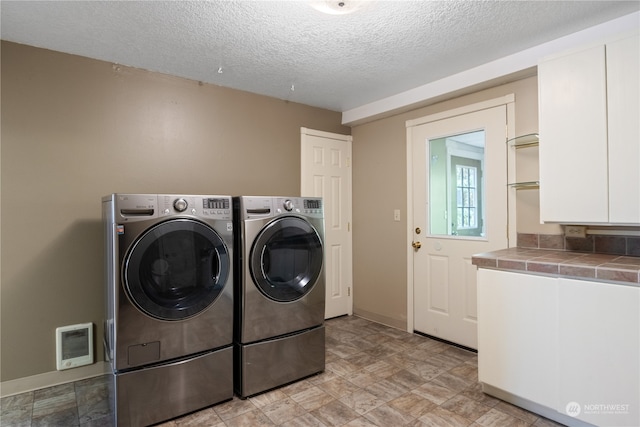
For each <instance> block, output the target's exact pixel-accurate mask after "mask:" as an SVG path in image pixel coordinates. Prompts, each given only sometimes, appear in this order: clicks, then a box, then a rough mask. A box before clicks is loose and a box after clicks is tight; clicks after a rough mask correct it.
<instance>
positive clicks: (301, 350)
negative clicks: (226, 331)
mask: <svg viewBox="0 0 640 427" xmlns="http://www.w3.org/2000/svg"><path fill="white" fill-rule="evenodd" d="M233 206H234V220H235V221H236V223H235V227H234V228H235V230H236V241H235V245H236V249H237V250H236V262H235V271H234V277H235V285H234V288H235V293H236V294H235V298H236V312H235V313H236V322H235V332H234V341H235V344H234V351H235V364H234V368H235V383H234V384H235V390H236V393H237V394H238V395H239V396H240V397H247V396H251V395H254V394H257V393H260V392H263V391H266V390H269V389H272V388H275V387H278V386H281V385H283V384H287V383H290V382H293V381H296V380H299V379H301V378H304V377H307V376H309V375H312V374H315V373H318V372H321V371H323V370H324V367H325V331H324V311H325V276H324V242H323V240H324V215H323V206H322V199H321V198H312V197H254V196H242V197H234V199H233Z"/></svg>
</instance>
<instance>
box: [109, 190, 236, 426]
mask: <svg viewBox="0 0 640 427" xmlns="http://www.w3.org/2000/svg"><path fill="white" fill-rule="evenodd" d="M102 214H103V223H104V230H105V248H106V253H105V272H106V274H105V291H106V296H105V301H106V316H105V317H106V319H105V325H104V331H105V335H104V345H105V359H106V360H107V361H108V362H109V363H110V364H111V375H110V379H111V381H110V400H111V411H112V415H113V418H114V420H113V424H114V425H118V426H141V425H150V424H155V423H158V422H162V421H165V420H168V419H171V418H174V417H177V416H179V415H182V414H185V413H188V412H192V411H195V410H198V409H201V408H204V407H206V406H210V405H213V404H215V403H218V402H221V401H224V400H228V399H231V398H233V309H234V302H233V262H232V260H233V221H232V216H233V209H232V198H231V197H230V196H217V195H212V196H209V195H197V196H196V195H172V194H112V195H109V196H106V197H104V198H103V200H102Z"/></svg>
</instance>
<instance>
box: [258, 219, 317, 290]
mask: <svg viewBox="0 0 640 427" xmlns="http://www.w3.org/2000/svg"><path fill="white" fill-rule="evenodd" d="M250 258H251V274H252V277H253V280H254V282H255V283H256V284H257V285H258V289H259V290H260V291H261V292H262V293H263V294H264V295H265V296H267V297H268V298H271V299H274V300H276V301H281V302H291V301H295V300H298V299H300V298H302V297H303V296H304V295H306V294H307V293H308V292H310V291H311V289H313V286H314V285H315V284H316V282H317V280H318V277H319V276H320V273H321V271H322V260H323V248H322V242H321V240H320V237H319V235H318V232H317V231H316V229H315V228H313V227H312V226H311V224H309V223H308V222H307V221H304V220H302V219H300V218H297V217H282V218H280V219H278V220H276V221H274V222H272V223H271V224H269V225H267V226H266V227H265V229H264V230H263V231H262V232H261V233H260V235H259V236H258V237H257V238H256V240H255V243H254V246H253V248H252V249H251V256H250Z"/></svg>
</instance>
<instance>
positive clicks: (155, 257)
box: [123, 219, 231, 320]
mask: <svg viewBox="0 0 640 427" xmlns="http://www.w3.org/2000/svg"><path fill="white" fill-rule="evenodd" d="M229 258H230V256H229V251H228V249H227V246H226V245H225V243H224V241H223V240H222V238H221V237H220V236H219V235H218V233H216V232H215V231H214V230H213V229H212V228H211V227H209V226H207V225H205V224H203V223H201V222H198V221H194V220H190V219H175V220H169V221H166V222H163V223H160V224H158V225H156V226H154V227H153V228H150V229H149V230H147V231H146V232H145V233H144V234H143V235H142V237H141V238H140V239H138V240H137V241H136V242H135V243H134V244H133V246H132V248H131V250H130V251H129V253H128V254H127V256H126V259H125V263H124V270H123V277H124V284H125V288H126V291H127V294H128V295H129V298H131V300H132V301H133V303H134V304H135V305H136V306H137V307H138V308H139V309H140V310H142V311H143V312H144V313H146V314H148V315H149V316H152V317H155V318H157V319H162V320H182V319H186V318H188V317H192V316H195V315H196V314H198V313H200V312H201V311H203V310H205V309H206V308H207V307H209V306H210V305H211V304H213V303H214V302H215V301H216V299H217V298H218V297H219V296H220V294H221V293H222V290H223V288H224V286H225V284H226V283H227V278H228V277H229V271H230V264H231V262H230V259H229Z"/></svg>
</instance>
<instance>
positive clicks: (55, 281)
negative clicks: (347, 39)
mask: <svg viewBox="0 0 640 427" xmlns="http://www.w3.org/2000/svg"><path fill="white" fill-rule="evenodd" d="M1 53H2V70H1V71H2V76H1V78H2V99H1V102H2V104H1V107H2V117H1V120H2V123H1V124H2V133H1V138H2V152H1V156H2V159H1V160H2V164H1V181H2V184H1V185H2V188H1V191H2V192H1V198H2V199H1V203H2V225H1V227H2V228H1V230H2V235H1V245H2V260H1V261H2V273H1V288H0V292H1V294H0V299H1V307H0V312H1V318H0V323H1V331H0V333H1V337H2V345H1V347H2V350H1V360H2V370H1V373H0V380H1V381H9V380H13V379H17V378H22V377H26V376H31V375H35V374H40V373H44V372H49V371H54V370H55V336H54V335H55V334H54V332H55V328H56V327H58V326H64V325H69V324H75V323H82V322H93V323H94V324H95V325H96V331H95V332H96V349H95V350H96V355H97V358H98V360H102V344H101V340H102V318H103V282H102V275H103V255H102V251H103V249H102V244H103V243H102V232H101V224H100V221H101V219H100V216H101V210H100V209H101V206H100V199H101V197H102V196H104V195H106V194H109V193H113V192H130V193H207V194H211V193H217V194H232V195H234V194H257V195H266V194H273V195H297V194H299V192H300V127H308V128H311V129H318V130H323V131H328V132H337V133H342V134H349V133H350V129H349V128H348V127H344V126H342V125H341V124H340V120H341V115H340V114H339V113H337V112H332V111H327V110H321V109H318V108H312V107H308V106H304V105H300V104H295V103H292V102H285V101H282V100H277V99H273V98H268V97H264V96H259V95H254V94H250V93H246V92H241V91H236V90H231V89H225V88H221V87H217V86H212V85H207V84H199V83H198V82H196V81H191V80H185V79H181V78H176V77H171V76H166V75H161V74H157V73H151V72H147V71H143V70H138V69H133V68H128V67H124V66H117V65H114V64H111V63H106V62H102V61H96V60H91V59H87V58H82V57H77V56H72V55H66V54H62V53H58V52H52V51H47V50H42V49H37V48H33V47H28V46H23V45H18V44H14V43H8V42H2V52H1Z"/></svg>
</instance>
